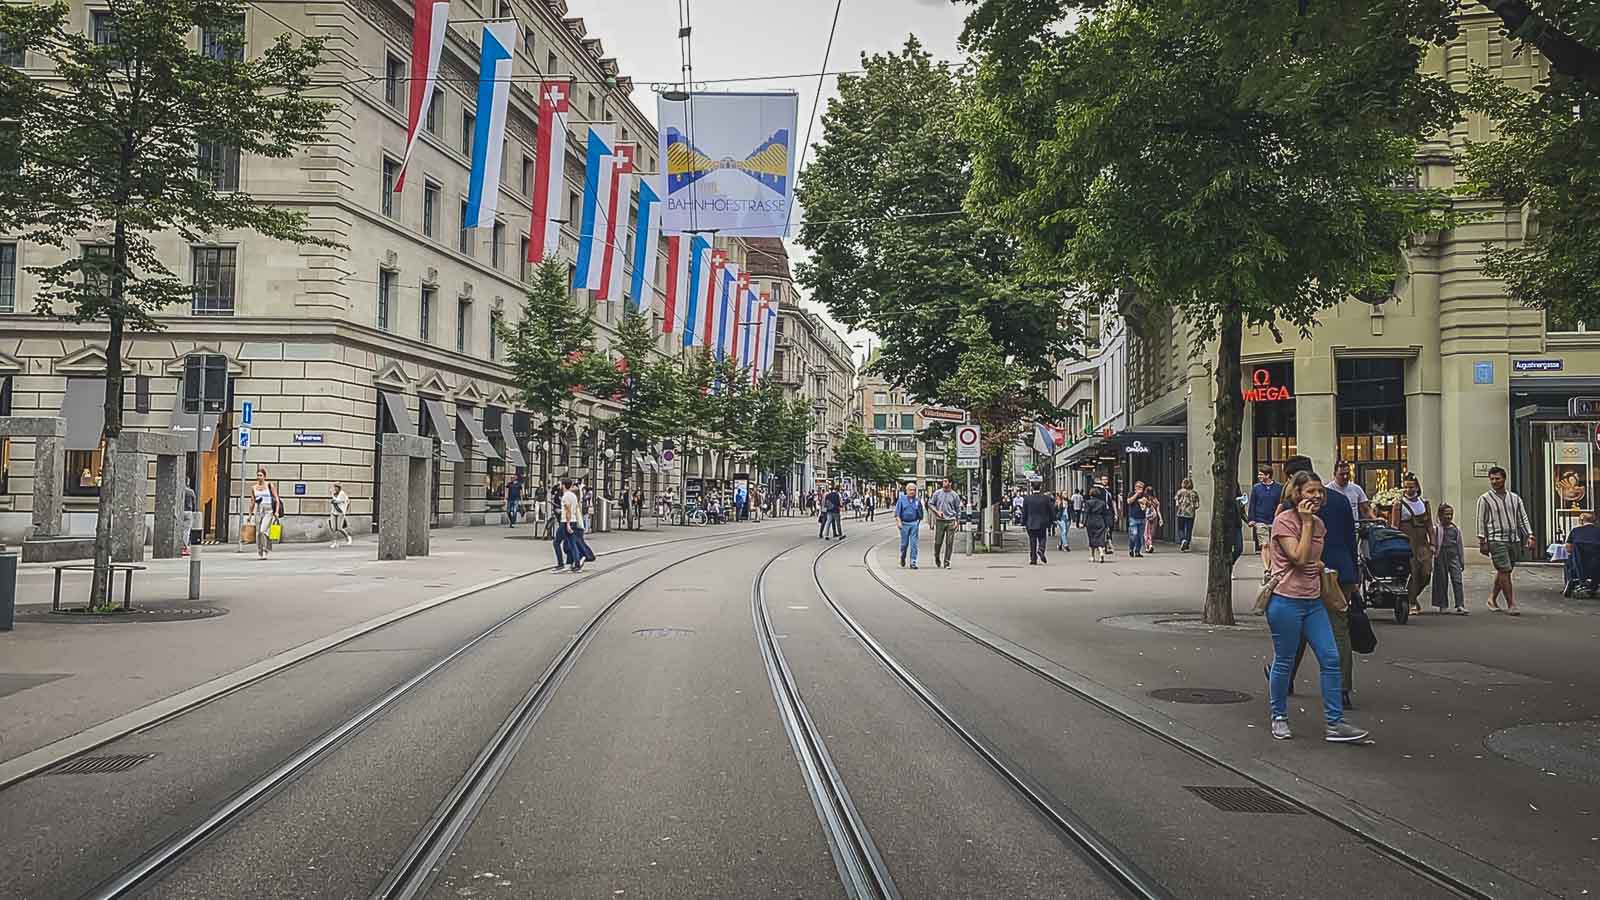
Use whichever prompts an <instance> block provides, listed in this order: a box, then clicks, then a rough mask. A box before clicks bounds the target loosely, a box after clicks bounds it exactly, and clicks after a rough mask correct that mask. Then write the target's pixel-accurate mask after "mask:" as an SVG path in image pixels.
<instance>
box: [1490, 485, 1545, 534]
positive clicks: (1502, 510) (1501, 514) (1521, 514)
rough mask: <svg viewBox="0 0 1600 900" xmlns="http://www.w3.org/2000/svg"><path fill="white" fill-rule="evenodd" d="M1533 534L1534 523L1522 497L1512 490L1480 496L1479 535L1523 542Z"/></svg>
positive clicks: (1491, 491) (1491, 492)
mask: <svg viewBox="0 0 1600 900" xmlns="http://www.w3.org/2000/svg"><path fill="white" fill-rule="evenodd" d="M1531 534H1533V523H1532V522H1530V521H1528V510H1527V508H1526V507H1524V506H1523V505H1522V498H1521V497H1518V496H1517V495H1516V494H1514V493H1512V492H1511V491H1506V492H1505V493H1496V492H1495V491H1493V490H1488V491H1484V492H1483V496H1482V497H1479V498H1478V537H1479V538H1481V539H1483V540H1489V541H1505V542H1507V543H1513V544H1516V543H1521V542H1522V541H1524V540H1526V539H1527V537H1528V535H1531Z"/></svg>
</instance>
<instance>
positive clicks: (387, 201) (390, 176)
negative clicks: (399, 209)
mask: <svg viewBox="0 0 1600 900" xmlns="http://www.w3.org/2000/svg"><path fill="white" fill-rule="evenodd" d="M399 179H400V163H398V162H396V161H394V160H392V159H390V158H389V157H387V156H385V157H384V158H383V214H384V215H385V216H387V217H389V218H391V219H392V218H394V213H395V202H394V201H395V196H394V183H395V182H396V181H398V180H399Z"/></svg>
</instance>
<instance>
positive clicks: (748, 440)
mask: <svg viewBox="0 0 1600 900" xmlns="http://www.w3.org/2000/svg"><path fill="white" fill-rule="evenodd" d="M812 421H813V416H812V413H811V405H810V404H809V403H807V402H806V401H805V399H804V398H802V397H798V396H797V397H787V396H785V394H784V390H783V387H782V386H781V385H779V384H778V382H777V381H776V380H775V379H773V378H771V377H767V378H764V379H762V380H761V382H760V383H759V384H757V385H756V388H755V390H754V391H753V392H752V395H751V402H750V420H749V427H748V430H747V431H746V433H745V435H744V437H743V444H744V446H745V447H746V448H747V449H749V450H750V452H751V453H752V454H753V455H754V457H755V463H756V469H757V471H760V472H763V473H765V474H766V475H768V476H771V475H775V474H777V473H779V472H783V471H786V470H788V469H789V468H790V467H791V466H793V465H794V464H795V462H796V461H798V460H799V458H800V450H801V447H802V446H804V444H805V439H806V435H808V434H810V433H811V425H812Z"/></svg>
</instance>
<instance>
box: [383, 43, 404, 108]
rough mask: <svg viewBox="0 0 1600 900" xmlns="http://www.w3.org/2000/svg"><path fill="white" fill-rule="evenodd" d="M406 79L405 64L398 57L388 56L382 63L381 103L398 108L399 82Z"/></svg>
mask: <svg viewBox="0 0 1600 900" xmlns="http://www.w3.org/2000/svg"><path fill="white" fill-rule="evenodd" d="M405 77H406V64H405V63H404V62H401V61H400V57H398V56H395V55H393V54H390V55H388V56H385V57H384V62H383V102H385V103H387V104H389V105H390V106H392V107H394V108H395V109H399V108H400V82H402V81H404V80H405Z"/></svg>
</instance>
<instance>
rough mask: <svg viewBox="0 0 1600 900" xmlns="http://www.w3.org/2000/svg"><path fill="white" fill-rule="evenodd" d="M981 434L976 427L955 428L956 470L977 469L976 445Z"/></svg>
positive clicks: (959, 426)
mask: <svg viewBox="0 0 1600 900" xmlns="http://www.w3.org/2000/svg"><path fill="white" fill-rule="evenodd" d="M981 439H982V433H981V432H980V431H979V430H978V426H976V425H958V426H956V468H958V469H976V468H978V444H979V441H980V440H981Z"/></svg>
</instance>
